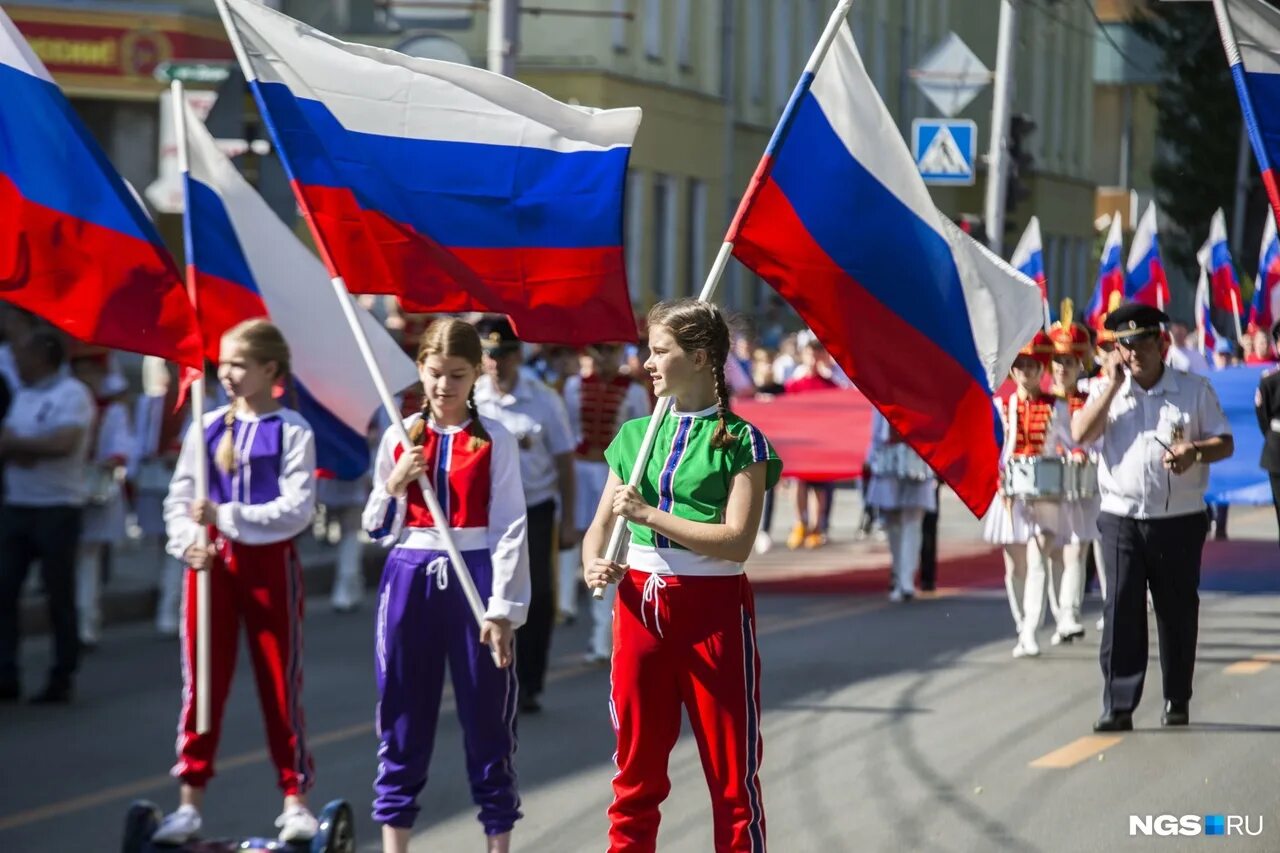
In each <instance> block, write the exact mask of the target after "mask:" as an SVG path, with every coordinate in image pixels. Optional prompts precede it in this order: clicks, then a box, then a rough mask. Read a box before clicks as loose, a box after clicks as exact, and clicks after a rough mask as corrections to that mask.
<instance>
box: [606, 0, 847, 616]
mask: <svg viewBox="0 0 1280 853" xmlns="http://www.w3.org/2000/svg"><path fill="white" fill-rule="evenodd" d="M852 5H853V0H840V2H839V3H838V4H837V5H836V8H835V11H833V12H832V13H831V17H830V18H828V19H827V26H826V28H825V29H824V30H823V31H822V37H821V38H819V39H818V44H817V46H815V47H814V49H813V53H811V54H810V55H809V61H808V62H807V63H806V64H805V66H804V73H803V74H801V76H800V81H799V82H798V83H796V87H795V89H793V90H792V92H791V99H790V100H788V101H787V106H786V109H784V110H783V111H782V115H781V116H779V118H778V124H777V126H776V127H775V128H774V130H773V137H772V138H771V139H770V140H769V146H768V147H767V148H766V149H765V152H764V155H763V156H762V157H761V158H760V163H759V164H758V165H757V166H756V171H755V173H754V174H753V175H752V176H751V181H750V183H749V184H748V185H747V191H746V192H745V193H744V194H743V196H742V200H741V201H740V202H738V209H737V211H736V212H735V213H734V215H733V221H732V222H731V223H729V230H728V232H726V234H725V237H724V242H723V243H721V244H720V251H719V252H718V253H717V254H716V259H715V261H714V262H713V263H712V264H711V270H710V272H708V273H707V279H706V281H705V282H704V283H703V285H702V292H701V293H700V294H698V301H699V302H710V301H711V300H712V299H713V298H714V297H715V293H716V290H717V288H719V286H720V279H721V277H722V276H723V275H724V270H725V267H727V266H728V265H729V258H730V257H732V255H733V243H734V240H735V239H737V234H738V229H739V228H740V227H741V225H742V222H743V221H744V220H745V219H746V215H747V213H748V211H750V209H751V205H752V203H753V202H754V201H755V197H756V194H757V193H759V191H760V187H762V186H763V185H764V183H765V181H767V180H768V179H769V173H770V171H771V170H772V168H773V153H774V152H775V151H777V150H778V147H779V146H780V145H782V142H783V140H784V139H785V138H786V136H787V132H788V131H789V130H790V129H791V124H792V121H793V120H794V118H795V113H796V108H797V107H798V106H799V104H800V100H801V99H802V98H803V97H804V96H805V95H806V94H807V93H808V91H809V88H810V86H811V85H812V84H813V77H814V75H815V74H817V73H818V67H819V66H820V65H822V60H823V59H824V58H825V57H826V55H827V50H828V49H829V48H830V47H831V42H833V41H835V37H836V34H837V33H838V32H840V25H841V24H842V23H843V22H844V19H845V18H846V17H847V16H848V14H849V8H850V7H851V6H852ZM671 403H672V398H671V397H663V398H662V399H660V400H659V401H658V406H657V408H656V409H654V412H653V416H652V417H651V418H649V429H648V430H647V431H646V432H645V434H644V441H643V442H641V444H640V452H639V453H638V454H637V455H636V461H635V463H634V464H633V465H632V466H631V476H630V478H628V480H627V485H629V486H637V485H639V483H640V478H641V477H642V476H643V475H644V469H645V468H646V467H647V466H648V464H649V454H651V453H652V452H653V445H654V442H655V441H657V438H658V430H659V428H661V426H662V421H663V419H664V418H665V417H666V416H667V412H668V411H670V409H671ZM626 533H627V520H626V519H625V518H617V519H614V522H613V532H612V533H611V534H610V536H609V546H608V548H606V549H605V558H606V559H607V560H609V561H610V562H614V563H621V562H622V559H623V551H624V550H625V548H626V542H627V536H626ZM582 558H583V560H584V561H585V560H586V559H587V555H586V554H583V555H582ZM591 594H592V596H594V597H595V599H596V600H597V601H598V600H600V599H602V598H604V588H603V587H596V588H595V589H593V590H592V591H591Z"/></svg>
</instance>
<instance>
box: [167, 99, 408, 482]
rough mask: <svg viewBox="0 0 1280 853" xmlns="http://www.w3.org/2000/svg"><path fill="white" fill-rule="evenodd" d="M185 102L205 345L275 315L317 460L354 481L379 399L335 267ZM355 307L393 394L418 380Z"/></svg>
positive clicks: (187, 219) (191, 244) (189, 210)
mask: <svg viewBox="0 0 1280 853" xmlns="http://www.w3.org/2000/svg"><path fill="white" fill-rule="evenodd" d="M183 108H184V109H185V110H186V139H187V159H188V171H187V173H186V175H185V176H184V179H185V180H184V185H185V189H186V201H187V203H186V211H185V214H184V223H183V224H184V227H185V231H186V241H187V263H188V264H189V265H190V267H191V270H190V272H191V273H192V275H191V279H192V281H193V282H194V285H195V290H196V305H197V307H198V313H199V317H200V326H201V330H202V332H203V333H204V339H205V346H206V351H207V353H208V354H209V356H210V358H213V359H216V358H217V349H218V345H219V342H220V341H221V339H222V335H223V333H224V332H226V331H227V330H228V329H230V328H231V327H232V326H234V325H236V324H237V323H239V322H241V321H243V320H248V319H251V318H254V317H268V318H270V320H271V321H272V322H273V323H275V324H276V326H278V327H279V329H280V331H281V332H282V333H283V334H284V336H285V339H286V340H287V341H288V342H289V348H290V350H291V359H292V367H293V374H294V379H295V384H296V386H297V391H298V401H297V404H298V410H299V411H300V412H301V413H302V414H303V416H304V417H306V419H307V421H308V422H310V424H311V426H312V428H313V429H314V430H315V434H316V464H317V466H318V467H319V468H321V469H322V470H324V471H327V472H329V473H331V474H332V475H333V476H335V477H338V478H340V479H344V480H349V479H355V478H356V477H359V476H360V474H361V473H363V472H364V470H365V469H366V468H367V467H368V464H369V447H368V443H367V440H366V436H367V433H368V426H369V421H370V418H371V417H372V416H373V414H374V411H375V410H376V409H377V407H378V402H379V401H378V394H377V391H376V390H375V389H374V386H373V383H372V382H370V380H369V375H368V373H367V371H366V368H365V366H364V362H363V360H362V359H361V356H360V351H359V349H358V348H357V346H356V340H355V336H354V335H353V334H352V332H351V329H350V328H349V327H348V326H347V323H346V319H345V317H344V314H343V311H342V306H341V305H339V304H338V299H337V296H336V295H335V294H334V291H333V287H332V285H331V284H330V282H329V274H328V272H327V271H326V270H325V268H324V265H323V264H321V263H320V261H319V260H317V258H316V256H315V255H313V254H312V253H311V252H310V251H308V249H307V248H306V247H305V246H303V245H302V243H301V242H299V240H298V238H297V237H296V236H294V234H293V232H292V231H291V230H290V229H289V227H288V226H287V225H285V224H284V223H283V222H281V221H280V219H279V218H278V217H277V216H276V215H275V213H273V212H272V210H271V208H270V207H268V205H267V203H266V202H265V201H263V199H262V197H261V196H259V195H258V193H257V192H256V191H255V190H254V189H253V187H251V186H250V185H249V183H248V182H247V181H246V180H245V179H244V178H243V177H241V175H240V173H239V172H238V171H237V170H236V167H235V166H234V165H233V164H232V163H231V161H230V160H228V159H227V158H226V156H225V155H223V153H222V152H221V151H220V150H218V147H217V145H216V144H215V143H214V141H213V137H212V135H210V133H209V131H208V130H206V129H205V126H204V124H202V123H201V121H200V119H199V118H197V117H196V115H195V113H193V112H192V111H191V110H190V108H188V107H186V106H185V105H184V107H183ZM344 298H346V299H352V298H353V297H351V296H344ZM357 314H358V315H359V316H360V320H361V324H362V325H363V326H364V329H365V333H366V334H367V335H368V337H369V343H370V345H371V346H372V347H373V351H374V355H375V356H376V358H377V361H378V365H379V367H380V368H381V370H382V375H383V376H384V377H386V380H387V386H388V387H389V388H391V390H392V391H393V392H395V391H399V390H401V389H403V388H406V387H408V386H409V385H412V384H413V383H414V382H416V381H417V370H416V368H415V367H414V364H413V360H412V359H410V358H409V357H408V356H407V355H405V354H404V351H403V350H401V349H400V347H399V346H398V345H397V344H396V342H395V340H394V339H392V337H391V336H390V335H389V334H387V331H386V329H384V328H383V327H382V325H381V324H380V323H379V322H378V321H377V320H376V319H374V318H373V317H372V316H371V315H370V314H369V312H367V311H365V310H364V309H362V308H359V306H357Z"/></svg>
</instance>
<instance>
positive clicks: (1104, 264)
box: [1084, 211, 1124, 329]
mask: <svg viewBox="0 0 1280 853" xmlns="http://www.w3.org/2000/svg"><path fill="white" fill-rule="evenodd" d="M1123 248H1124V245H1123V243H1122V241H1121V236H1120V212H1119V211H1116V212H1115V214H1114V215H1113V216H1112V217H1111V230H1109V231H1108V232H1107V242H1106V243H1104V244H1103V245H1102V258H1101V259H1100V261H1099V263H1098V281H1097V284H1095V285H1094V286H1093V295H1092V296H1090V297H1089V304H1088V305H1086V306H1085V309H1084V322H1085V325H1087V326H1089V327H1091V328H1094V329H1101V328H1102V318H1103V317H1105V316H1107V314H1108V313H1110V312H1111V311H1112V309H1113V307H1114V305H1115V304H1116V303H1117V302H1118V300H1119V299H1123V298H1124V268H1123V267H1122V266H1121V265H1120V252H1121V250H1122V249H1123ZM1113 294H1117V295H1116V296H1113Z"/></svg>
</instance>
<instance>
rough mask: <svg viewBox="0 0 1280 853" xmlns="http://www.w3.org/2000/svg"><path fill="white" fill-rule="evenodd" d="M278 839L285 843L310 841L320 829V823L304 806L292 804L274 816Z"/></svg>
mask: <svg viewBox="0 0 1280 853" xmlns="http://www.w3.org/2000/svg"><path fill="white" fill-rule="evenodd" d="M276 826H278V827H279V828H280V836H279V837H280V840H281V841H284V842H286V843H288V842H297V841H310V840H311V839H313V838H315V837H316V833H317V832H319V831H320V823H319V821H317V820H316V816H315V815H313V814H312V813H311V810H310V809H308V808H307V807H306V806H300V805H292V806H289V808H287V809H285V810H284V813H283V814H281V815H280V817H278V818H276Z"/></svg>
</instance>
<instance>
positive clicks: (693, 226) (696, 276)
mask: <svg viewBox="0 0 1280 853" xmlns="http://www.w3.org/2000/svg"><path fill="white" fill-rule="evenodd" d="M688 203H689V210H688V213H689V221H688V224H687V225H686V227H685V233H686V234H688V235H689V251H688V254H687V255H686V257H687V258H688V262H689V274H688V276H687V279H688V281H686V283H685V290H686V293H685V295H686V296H697V295H698V294H699V293H701V292H702V282H703V280H704V279H706V277H707V185H706V184H705V183H703V182H702V181H700V180H698V179H697V178H690V179H689V199H688Z"/></svg>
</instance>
